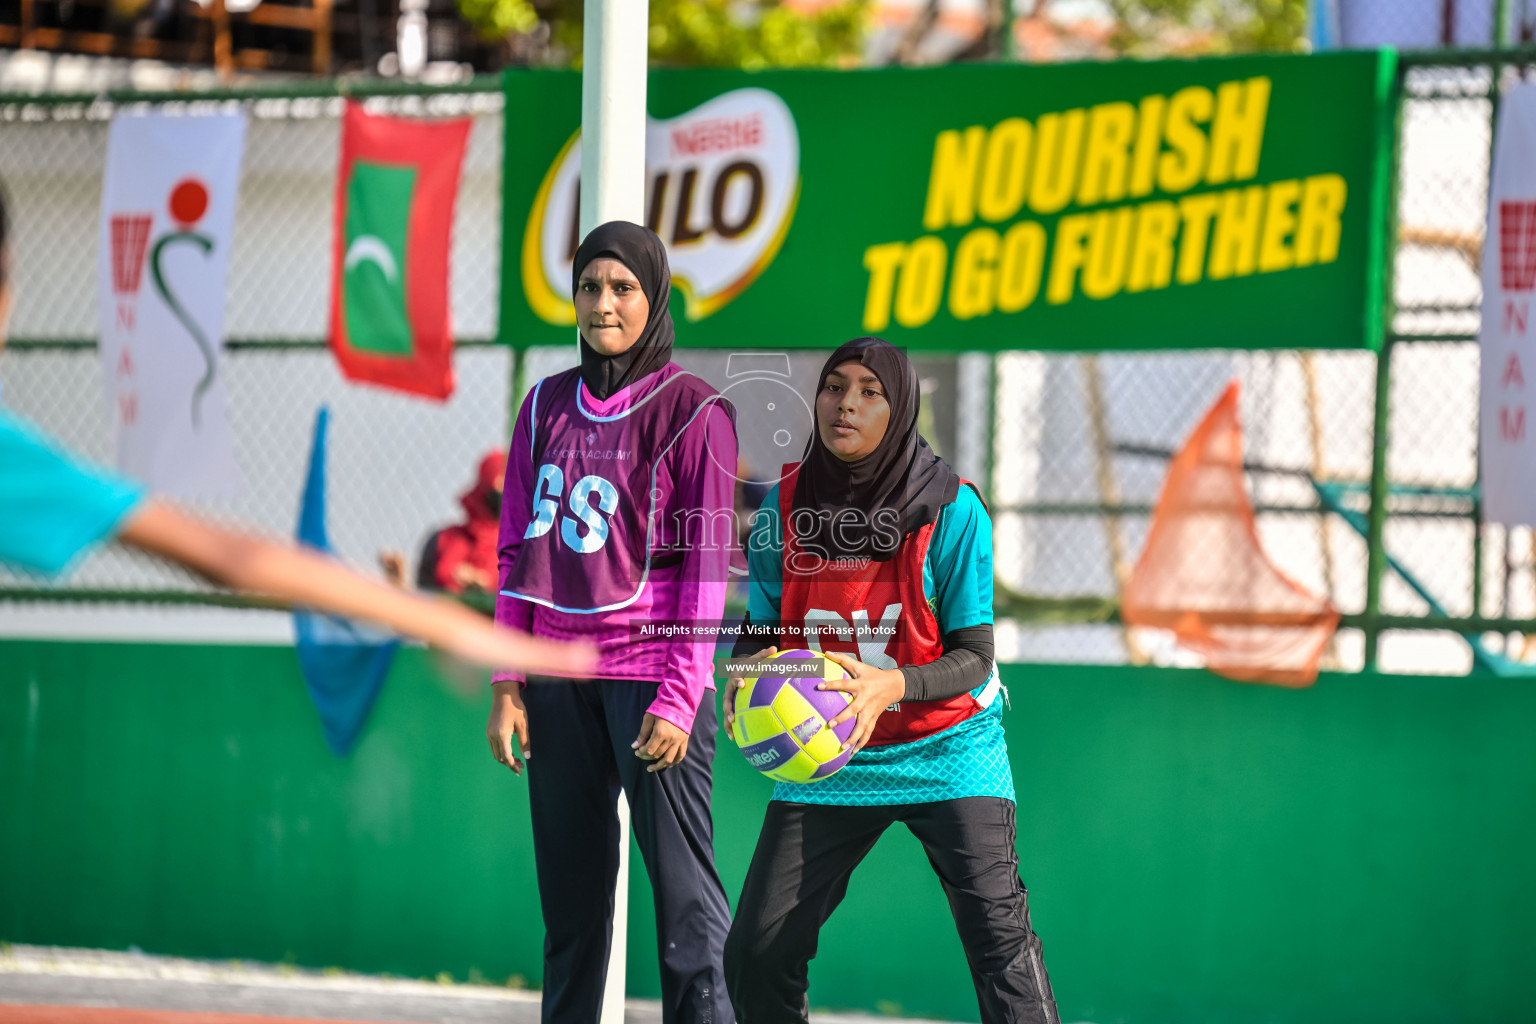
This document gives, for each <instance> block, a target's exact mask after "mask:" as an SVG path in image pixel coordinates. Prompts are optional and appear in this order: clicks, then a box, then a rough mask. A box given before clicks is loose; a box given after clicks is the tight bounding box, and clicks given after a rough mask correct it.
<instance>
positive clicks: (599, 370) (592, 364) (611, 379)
mask: <svg viewBox="0 0 1536 1024" xmlns="http://www.w3.org/2000/svg"><path fill="white" fill-rule="evenodd" d="M603 256H610V257H612V258H613V259H616V260H618V261H619V262H620V263H622V264H624V265H625V266H626V267H628V268H629V272H630V273H632V274H634V275H635V277H636V278H637V279H638V280H639V282H640V290H641V291H642V292H644V293H645V297H646V300H647V301H649V302H650V304H651V313H650V316H649V317H648V318H647V319H646V321H645V330H643V331H641V332H640V337H639V338H638V339H636V341H635V343H634V344H633V345H631V346H630V347H629V349H628V350H627V351H625V352H621V353H619V354H618V355H616V356H605V355H603V354H601V353H600V352H598V351H597V350H596V349H595V348H593V347H592V346H591V345H588V344H587V339H586V338H582V339H581V379H582V382H583V383H585V384H586V385H587V390H588V391H590V392H592V396H593V397H594V398H596V399H598V400H599V401H602V400H603V399H606V398H607V397H608V396H609V395H611V394H613V393H614V392H615V391H622V390H623V389H624V388H627V387H629V385H631V384H633V383H635V382H636V381H637V380H639V379H640V378H642V377H644V376H646V375H647V374H650V373H654V372H656V371H657V370H659V369H661V368H662V367H663V366H666V365H667V363H668V362H669V361H670V360H671V359H672V311H671V310H670V309H669V308H668V303H669V302H670V301H671V299H672V271H671V270H670V269H669V268H668V266H667V250H666V247H665V246H664V245H662V243H661V239H660V238H658V237H656V232H654V231H652V230H651V229H650V228H643V227H641V226H640V225H639V224H631V223H629V222H628V221H623V220H611V221H609V222H608V223H606V224H600V225H598V226H597V227H595V228H593V229H592V232H591V233H590V234H589V235H587V237H586V239H585V240H584V241H583V242H582V243H581V248H579V249H577V250H576V259H575V261H574V262H573V263H572V264H571V296H572V297H573V298H574V297H575V295H576V286H577V285H578V284H579V283H580V281H581V272H582V271H583V270H586V269H587V264H589V263H591V262H592V261H593V260H595V259H599V258H600V257H603Z"/></svg>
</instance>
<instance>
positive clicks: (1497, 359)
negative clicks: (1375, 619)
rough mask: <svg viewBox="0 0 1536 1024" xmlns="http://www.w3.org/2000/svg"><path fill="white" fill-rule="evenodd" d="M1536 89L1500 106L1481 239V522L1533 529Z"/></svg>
mask: <svg viewBox="0 0 1536 1024" xmlns="http://www.w3.org/2000/svg"><path fill="white" fill-rule="evenodd" d="M1533 297H1536V85H1516V86H1514V87H1513V88H1512V89H1510V90H1509V91H1508V92H1507V93H1505V95H1504V100H1503V103H1502V104H1501V105H1500V106H1499V123H1498V136H1497V138H1496V139H1495V142H1494V157H1493V180H1492V181H1491V182H1490V183H1489V186H1488V231H1487V235H1486V236H1485V238H1484V241H1483V325H1482V331H1481V335H1480V341H1481V345H1482V390H1481V403H1480V405H1481V410H1480V411H1481V416H1480V420H1481V436H1480V438H1479V441H1480V445H1479V449H1480V455H1481V459H1482V493H1483V519H1484V521H1486V522H1490V523H1508V524H1510V525H1517V524H1536V473H1532V472H1531V468H1532V466H1536V441H1533V440H1532V438H1531V431H1532V429H1533V428H1536V422H1533V419H1536V410H1533V408H1532V404H1533V403H1532V401H1531V399H1532V392H1531V384H1532V383H1536V381H1528V380H1527V375H1528V374H1529V373H1531V372H1533V371H1536V358H1533V355H1536V353H1533V351H1532V347H1531V346H1532V341H1533V336H1532V333H1531V332H1532V329H1533V328H1536V324H1533V322H1532V320H1531V300H1532V298H1533Z"/></svg>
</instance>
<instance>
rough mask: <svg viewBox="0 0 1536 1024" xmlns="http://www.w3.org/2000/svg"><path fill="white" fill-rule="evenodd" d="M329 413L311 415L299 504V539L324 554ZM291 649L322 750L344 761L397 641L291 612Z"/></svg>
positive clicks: (328, 547)
mask: <svg viewBox="0 0 1536 1024" xmlns="http://www.w3.org/2000/svg"><path fill="white" fill-rule="evenodd" d="M329 425H330V410H329V409H327V408H325V407H324V406H322V407H321V409H320V412H319V414H318V415H317V416H316V417H315V438H314V442H313V444H312V445H311V447H310V451H309V474H308V476H307V478H306V479H305V482H304V498H303V501H302V503H301V504H300V506H299V530H298V539H299V542H300V543H301V544H305V545H307V546H309V547H312V548H314V549H315V550H317V551H320V552H322V553H325V554H330V553H331V545H330V540H329V538H328V536H327V534H326V529H325V451H326V433H327V430H328V428H329ZM293 629H294V635H295V645H294V647H295V650H296V651H297V652H298V656H299V667H300V669H301V670H302V671H303V673H304V685H305V686H306V688H308V690H309V697H310V699H311V700H312V701H314V703H315V710H316V711H318V712H319V713H320V725H321V728H322V729H323V730H324V732H325V743H326V746H328V747H330V748H331V753H333V754H335V755H336V756H337V757H345V756H347V754H349V753H350V752H351V750H352V747H353V746H354V745H355V744H356V743H357V739H358V736H359V735H360V734H361V733H362V730H363V725H364V723H366V722H367V721H368V715H369V713H370V712H372V710H373V705H374V702H375V701H376V700H377V699H378V696H379V690H380V689H381V688H382V687H383V685H384V677H385V676H387V675H388V674H389V667H390V665H391V664H392V663H393V662H394V659H395V651H397V650H399V648H400V640H399V638H398V637H396V636H394V635H393V634H391V633H387V632H382V631H380V630H376V629H371V628H368V627H365V626H361V625H358V624H356V623H353V622H351V621H349V620H347V619H343V618H338V617H336V616H334V615H323V614H320V613H318V612H311V611H304V610H295V611H294V613H293Z"/></svg>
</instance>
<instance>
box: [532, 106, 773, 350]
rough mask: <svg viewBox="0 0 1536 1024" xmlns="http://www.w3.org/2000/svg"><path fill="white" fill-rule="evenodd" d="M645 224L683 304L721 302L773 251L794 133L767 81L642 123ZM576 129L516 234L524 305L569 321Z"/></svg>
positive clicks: (698, 315) (712, 307)
mask: <svg viewBox="0 0 1536 1024" xmlns="http://www.w3.org/2000/svg"><path fill="white" fill-rule="evenodd" d="M645 163H646V196H645V209H646V218H645V220H646V226H647V227H649V228H650V229H651V230H652V231H655V232H656V233H657V234H658V235H660V236H661V240H662V241H663V242H665V243H666V245H667V255H668V258H669V259H670V261H671V265H672V280H673V282H674V283H675V284H676V285H677V286H678V288H679V290H680V291H682V293H683V295H684V297H685V299H686V302H685V309H684V315H685V316H686V317H687V319H689V320H702V319H703V318H704V317H707V316H709V315H710V314H711V313H714V312H716V311H717V310H719V309H721V308H722V307H724V306H725V305H726V304H727V303H729V302H730V301H731V300H732V299H734V298H735V297H736V296H737V295H740V294H741V293H742V292H743V291H745V290H746V289H747V287H748V286H749V285H751V283H752V282H753V281H754V280H755V279H756V278H757V276H758V275H759V274H761V273H762V272H763V271H764V270H765V269H766V268H767V266H768V264H770V263H772V262H773V258H774V256H776V255H777V254H778V251H779V246H780V245H782V244H783V242H784V236H785V234H786V233H788V231H789V225H790V221H791V220H793V219H794V213H795V201H796V200H797V199H798V197H799V192H800V136H799V133H798V132H797V131H796V130H795V119H794V117H793V116H792V115H791V114H790V112H789V107H787V106H786V105H785V104H784V101H783V100H781V99H779V97H778V96H777V95H775V94H774V93H771V92H769V91H768V90H766V89H757V88H752V89H736V90H734V91H732V92H728V93H725V94H723V95H721V96H716V97H715V98H714V99H712V100H710V101H708V102H707V103H704V104H702V105H700V106H698V107H695V108H694V109H693V110H690V111H688V112H687V113H685V114H680V115H679V116H677V117H674V118H672V119H670V120H666V121H658V120H655V119H651V120H650V121H649V123H648V125H647V128H646V144H645ZM580 190H581V138H580V133H579V132H578V133H577V134H576V135H574V136H572V138H571V140H570V142H568V143H566V145H565V148H564V149H563V150H561V152H560V154H559V155H558V156H557V157H555V162H554V164H553V165H552V166H551V167H550V169H549V172H548V173H547V174H545V176H544V182H543V184H541V185H540V186H539V191H538V195H537V196H535V197H534V201H533V210H532V211H531V212H530V214H529V216H528V224H527V227H526V228H525V229H524V234H523V252H522V278H523V291H524V293H525V294H526V295H527V297H528V305H529V306H530V307H531V308H532V309H533V311H534V312H535V313H536V314H538V316H539V317H540V318H541V319H543V320H545V321H547V322H549V323H552V324H560V325H568V324H574V323H575V322H576V311H575V308H574V307H573V306H572V305H571V299H570V287H571V262H572V261H573V260H574V259H575V258H576V247H577V245H578V244H580V241H581V239H580V236H579V233H578V230H579V229H578V223H579V222H578V218H579V216H580V206H581V191H580Z"/></svg>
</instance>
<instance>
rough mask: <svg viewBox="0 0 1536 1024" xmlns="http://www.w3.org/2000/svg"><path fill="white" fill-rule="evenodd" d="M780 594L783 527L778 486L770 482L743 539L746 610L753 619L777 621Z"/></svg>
mask: <svg viewBox="0 0 1536 1024" xmlns="http://www.w3.org/2000/svg"><path fill="white" fill-rule="evenodd" d="M783 594H784V530H783V524H782V523H781V522H780V520H779V487H778V485H777V484H775V485H774V486H773V490H771V491H769V492H768V496H767V497H766V498H764V499H763V504H762V507H761V508H759V509H758V510H757V514H756V515H754V516H753V517H752V533H751V534H750V535H749V537H748V540H747V612H748V613H749V614H751V616H752V621H753V622H777V621H778V618H779V601H780V599H781V598H782V597H783Z"/></svg>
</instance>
